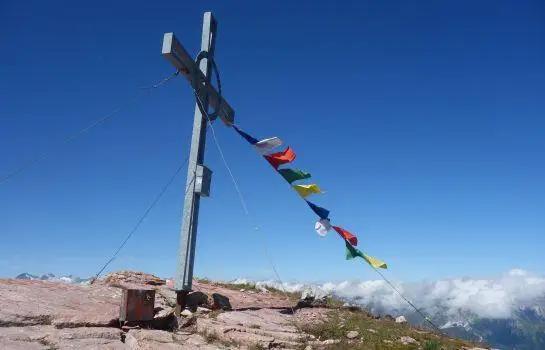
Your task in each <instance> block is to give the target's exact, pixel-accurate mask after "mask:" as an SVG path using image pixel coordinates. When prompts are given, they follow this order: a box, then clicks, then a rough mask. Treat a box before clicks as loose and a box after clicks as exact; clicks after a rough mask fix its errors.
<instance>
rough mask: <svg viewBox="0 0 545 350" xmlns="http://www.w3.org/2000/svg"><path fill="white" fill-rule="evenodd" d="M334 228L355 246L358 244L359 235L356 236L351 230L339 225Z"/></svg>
mask: <svg viewBox="0 0 545 350" xmlns="http://www.w3.org/2000/svg"><path fill="white" fill-rule="evenodd" d="M332 227H333V229H334V230H335V231H337V233H338V234H339V235H340V236H341V237H342V238H344V239H345V240H347V241H348V242H350V244H352V245H353V246H356V245H358V237H356V236H354V235H353V234H351V233H350V232H348V231H347V230H345V229H344V228H340V227H339V226H332Z"/></svg>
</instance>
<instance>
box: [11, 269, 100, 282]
mask: <svg viewBox="0 0 545 350" xmlns="http://www.w3.org/2000/svg"><path fill="white" fill-rule="evenodd" d="M15 278H16V279H19V280H41V281H53V282H64V283H71V284H88V283H89V281H90V280H91V279H90V278H79V277H75V276H72V275H67V276H56V275H54V274H52V273H48V274H45V275H41V276H38V275H31V274H30V273H27V272H24V273H22V274H20V275H18V276H16V277H15Z"/></svg>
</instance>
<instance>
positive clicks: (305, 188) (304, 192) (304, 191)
mask: <svg viewBox="0 0 545 350" xmlns="http://www.w3.org/2000/svg"><path fill="white" fill-rule="evenodd" d="M293 188H294V189H295V190H296V191H297V193H299V195H300V196H301V197H303V198H307V197H308V196H310V195H311V194H313V193H322V190H320V187H318V185H316V184H312V185H293Z"/></svg>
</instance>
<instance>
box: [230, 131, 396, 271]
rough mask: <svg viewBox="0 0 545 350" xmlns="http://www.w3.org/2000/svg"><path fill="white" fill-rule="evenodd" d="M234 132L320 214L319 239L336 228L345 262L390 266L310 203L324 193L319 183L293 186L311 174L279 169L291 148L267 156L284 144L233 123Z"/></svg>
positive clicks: (291, 154) (289, 157) (290, 154)
mask: <svg viewBox="0 0 545 350" xmlns="http://www.w3.org/2000/svg"><path fill="white" fill-rule="evenodd" d="M232 126H233V128H234V129H235V131H236V132H237V133H238V134H239V135H240V136H242V137H243V138H244V139H245V140H246V141H248V142H249V143H250V144H251V145H253V146H254V148H255V150H256V151H257V152H259V153H260V154H261V155H262V156H263V157H264V158H265V159H266V160H267V161H268V162H269V164H271V165H272V167H273V168H274V169H276V171H277V172H278V173H279V174H280V175H281V176H282V177H283V178H284V180H286V181H287V182H288V183H289V184H290V185H291V186H292V187H293V189H294V190H295V191H296V192H297V193H298V194H299V195H300V196H301V197H302V198H303V199H305V202H306V203H307V205H308V206H309V207H310V209H312V211H313V212H314V213H315V214H316V215H318V217H319V219H318V220H317V221H316V223H315V224H314V229H315V230H316V232H317V233H318V235H319V236H320V237H325V236H326V235H327V233H328V232H329V231H331V229H334V230H335V231H337V233H338V234H339V236H341V238H342V239H343V240H344V242H345V245H346V260H351V259H354V258H356V257H360V258H362V259H363V260H365V261H366V262H367V263H368V264H369V265H371V266H372V267H373V268H375V269H378V268H381V269H386V268H388V266H387V265H386V263H385V262H384V261H381V260H379V259H376V258H373V257H372V256H369V255H366V254H364V253H363V252H362V251H360V250H358V249H356V248H355V246H357V245H358V238H357V237H356V236H354V235H353V234H352V233H350V232H349V231H347V230H345V229H343V228H341V227H339V226H332V225H331V223H330V221H329V213H330V212H329V210H327V209H325V208H322V207H319V206H317V205H316V204H314V203H312V202H309V201H308V200H306V198H307V197H309V196H311V195H313V194H315V193H322V190H321V189H320V187H319V186H318V185H317V184H308V185H307V184H301V185H294V184H293V183H294V182H296V181H300V180H304V179H310V178H311V174H310V173H307V172H304V171H302V170H297V169H289V168H284V169H279V167H280V166H281V165H283V164H286V163H291V162H293V160H294V159H295V152H293V150H292V149H291V148H290V147H288V148H287V149H285V150H284V151H280V152H276V153H268V152H269V151H272V150H273V149H275V148H277V147H280V146H282V144H283V142H282V140H281V139H279V138H278V137H270V138H267V139H263V140H261V141H258V140H257V139H256V138H254V137H252V136H250V135H248V134H247V133H245V132H244V131H242V130H241V129H239V128H238V127H237V126H236V125H234V124H232Z"/></svg>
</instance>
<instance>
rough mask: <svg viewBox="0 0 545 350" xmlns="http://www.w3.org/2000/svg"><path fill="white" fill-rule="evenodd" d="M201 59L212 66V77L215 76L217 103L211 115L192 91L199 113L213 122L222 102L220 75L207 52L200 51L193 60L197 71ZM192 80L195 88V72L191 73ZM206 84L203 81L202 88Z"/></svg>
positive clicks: (197, 95)
mask: <svg viewBox="0 0 545 350" xmlns="http://www.w3.org/2000/svg"><path fill="white" fill-rule="evenodd" d="M203 58H206V59H207V60H208V61H209V62H210V63H211V64H212V70H213V71H214V75H215V76H216V82H217V84H218V101H217V103H216V108H214V111H213V112H212V113H208V110H207V109H205V108H204V106H203V101H201V99H200V98H199V94H198V92H197V90H196V89H194V90H195V99H196V100H197V106H198V107H199V110H200V111H201V113H202V114H203V115H206V116H207V118H208V119H210V120H213V119H215V118H216V117H218V111H219V108H220V107H221V102H222V95H221V81H220V73H219V71H218V66H217V65H216V61H214V59H211V58H210V57H209V55H208V52H207V51H201V52H199V54H198V55H197V58H196V59H195V63H196V65H197V68H198V69H200V64H201V61H202V59H203ZM192 80H193V82H192V83H193V86H195V87H197V83H198V81H197V74H196V71H195V73H193V76H192ZM208 84H210V83H209V82H207V81H206V80H205V81H204V87H206V86H207V85H208Z"/></svg>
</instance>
